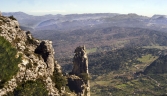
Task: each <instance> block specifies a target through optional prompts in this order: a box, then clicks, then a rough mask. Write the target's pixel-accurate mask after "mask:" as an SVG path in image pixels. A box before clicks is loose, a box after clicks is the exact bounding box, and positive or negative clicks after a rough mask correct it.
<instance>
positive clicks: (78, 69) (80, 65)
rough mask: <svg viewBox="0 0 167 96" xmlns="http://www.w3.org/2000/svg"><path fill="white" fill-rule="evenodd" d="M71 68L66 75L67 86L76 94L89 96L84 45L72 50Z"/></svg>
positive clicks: (86, 58)
mask: <svg viewBox="0 0 167 96" xmlns="http://www.w3.org/2000/svg"><path fill="white" fill-rule="evenodd" d="M74 53H75V55H74V58H73V70H72V72H71V73H70V75H69V76H68V86H69V88H70V90H71V91H74V92H76V93H77V95H78V96H90V84H89V72H88V57H87V53H86V48H85V46H83V47H80V46H79V47H77V48H76V49H75V51H74Z"/></svg>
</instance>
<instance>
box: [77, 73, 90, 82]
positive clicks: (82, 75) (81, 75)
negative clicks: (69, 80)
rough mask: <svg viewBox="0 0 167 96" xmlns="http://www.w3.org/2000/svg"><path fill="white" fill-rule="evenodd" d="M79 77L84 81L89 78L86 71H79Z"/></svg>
mask: <svg viewBox="0 0 167 96" xmlns="http://www.w3.org/2000/svg"><path fill="white" fill-rule="evenodd" d="M79 77H80V78H82V79H83V80H84V82H85V83H86V82H87V81H88V80H89V75H88V74H87V73H81V74H80V75H79Z"/></svg>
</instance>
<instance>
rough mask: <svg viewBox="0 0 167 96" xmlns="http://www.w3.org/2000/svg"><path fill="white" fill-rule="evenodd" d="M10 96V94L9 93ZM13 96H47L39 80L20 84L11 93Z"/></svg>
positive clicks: (43, 85) (42, 83)
mask: <svg viewBox="0 0 167 96" xmlns="http://www.w3.org/2000/svg"><path fill="white" fill-rule="evenodd" d="M10 94H11V93H10ZM13 95H14V96H48V91H47V90H46V87H45V84H44V82H43V81H42V80H41V79H37V80H36V81H31V80H30V81H27V82H24V83H22V84H20V85H19V86H18V87H17V88H16V89H15V90H14V92H13Z"/></svg>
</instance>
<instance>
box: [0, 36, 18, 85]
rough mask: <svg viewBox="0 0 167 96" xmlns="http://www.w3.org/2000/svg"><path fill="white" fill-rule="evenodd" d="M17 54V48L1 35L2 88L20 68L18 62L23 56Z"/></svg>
mask: <svg viewBox="0 0 167 96" xmlns="http://www.w3.org/2000/svg"><path fill="white" fill-rule="evenodd" d="M16 54H17V50H16V49H15V48H13V47H12V45H11V44H10V43H9V42H8V41H7V40H5V39H4V38H3V37H0V72H1V74H0V80H1V81H0V88H2V87H3V86H4V84H5V82H7V81H8V80H10V79H11V78H12V76H14V75H15V74H16V73H17V72H18V70H19V68H18V64H19V63H20V62H21V56H19V57H18V58H16Z"/></svg>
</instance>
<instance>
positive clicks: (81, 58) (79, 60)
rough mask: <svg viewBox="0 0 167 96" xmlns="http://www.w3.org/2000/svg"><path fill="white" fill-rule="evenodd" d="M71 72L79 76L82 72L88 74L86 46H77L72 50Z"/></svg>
mask: <svg viewBox="0 0 167 96" xmlns="http://www.w3.org/2000/svg"><path fill="white" fill-rule="evenodd" d="M74 53H75V55H74V58H73V64H74V65H73V70H72V74H75V75H77V76H79V75H80V74H82V73H87V74H88V57H87V53H86V47H85V46H83V47H80V46H79V47H77V48H76V49H75V51H74Z"/></svg>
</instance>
